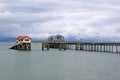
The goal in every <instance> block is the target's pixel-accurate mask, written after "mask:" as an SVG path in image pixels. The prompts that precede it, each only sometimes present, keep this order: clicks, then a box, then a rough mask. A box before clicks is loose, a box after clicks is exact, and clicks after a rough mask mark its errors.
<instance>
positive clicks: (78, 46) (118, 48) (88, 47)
mask: <svg viewBox="0 0 120 80" xmlns="http://www.w3.org/2000/svg"><path fill="white" fill-rule="evenodd" d="M50 48H53V49H59V50H62V49H63V50H67V49H71V50H81V51H94V52H95V51H96V52H111V53H120V42H42V50H45V49H46V50H49V49H50Z"/></svg>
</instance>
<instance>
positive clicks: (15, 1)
mask: <svg viewBox="0 0 120 80" xmlns="http://www.w3.org/2000/svg"><path fill="white" fill-rule="evenodd" d="M53 34H62V35H63V36H65V38H70V37H72V38H73V37H74V39H77V40H80V39H110V40H120V0H0V36H1V38H4V37H17V36H19V35H28V36H30V37H32V38H36V39H45V38H47V37H48V36H50V35H53Z"/></svg>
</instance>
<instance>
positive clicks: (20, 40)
mask: <svg viewBox="0 0 120 80" xmlns="http://www.w3.org/2000/svg"><path fill="white" fill-rule="evenodd" d="M10 49H15V50H31V38H30V37H28V36H19V37H17V38H16V43H15V45H14V46H13V47H11V48H10Z"/></svg>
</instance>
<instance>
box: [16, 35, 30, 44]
mask: <svg viewBox="0 0 120 80" xmlns="http://www.w3.org/2000/svg"><path fill="white" fill-rule="evenodd" d="M20 43H31V38H30V37H28V36H19V37H18V38H17V39H16V45H17V44H20Z"/></svg>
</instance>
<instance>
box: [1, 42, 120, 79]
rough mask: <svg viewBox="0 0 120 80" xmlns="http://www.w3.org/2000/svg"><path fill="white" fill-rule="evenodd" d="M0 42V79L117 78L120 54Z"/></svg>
mask: <svg viewBox="0 0 120 80" xmlns="http://www.w3.org/2000/svg"><path fill="white" fill-rule="evenodd" d="M13 45H14V43H8V42H7V43H5V42H4V43H3V42H1V43H0V80H120V76H119V75H120V54H115V53H100V52H87V51H75V50H66V51H59V50H58V49H55V50H54V49H50V50H49V51H42V50H41V43H32V50H31V51H17V50H11V49H9V48H10V47H11V46H13Z"/></svg>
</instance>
